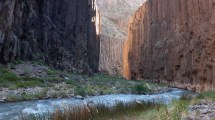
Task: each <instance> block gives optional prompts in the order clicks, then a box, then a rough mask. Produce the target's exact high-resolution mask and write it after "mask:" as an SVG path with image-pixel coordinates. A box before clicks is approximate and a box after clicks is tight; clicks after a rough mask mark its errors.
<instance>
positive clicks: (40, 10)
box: [0, 0, 99, 70]
mask: <svg viewBox="0 0 215 120" xmlns="http://www.w3.org/2000/svg"><path fill="white" fill-rule="evenodd" d="M95 18H96V6H95V0H1V1H0V63H7V62H8V61H12V60H14V59H17V58H19V59H27V60H41V61H43V62H46V63H47V64H50V65H53V66H56V67H58V68H61V69H71V68H73V67H74V68H78V69H83V68H84V69H89V68H92V69H93V70H96V69H98V60H99V40H98V35H99V34H98V33H97V34H96V19H95ZM88 63H89V64H88ZM89 66H90V67H89Z"/></svg>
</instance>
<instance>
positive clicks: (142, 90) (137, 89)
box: [133, 84, 151, 94]
mask: <svg viewBox="0 0 215 120" xmlns="http://www.w3.org/2000/svg"><path fill="white" fill-rule="evenodd" d="M133 89H134V93H137V94H147V93H150V92H151V91H150V89H149V88H148V87H147V86H146V85H143V84H137V85H135V86H134V88H133Z"/></svg>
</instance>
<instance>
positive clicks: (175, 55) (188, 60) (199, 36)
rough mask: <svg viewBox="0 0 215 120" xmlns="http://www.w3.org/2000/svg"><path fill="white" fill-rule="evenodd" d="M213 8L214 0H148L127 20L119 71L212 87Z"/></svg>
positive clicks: (187, 85)
mask: <svg viewBox="0 0 215 120" xmlns="http://www.w3.org/2000/svg"><path fill="white" fill-rule="evenodd" d="M214 11H215V1H214V0H148V1H147V2H146V3H145V4H144V5H143V6H142V7H141V8H139V10H138V11H137V12H136V14H135V15H134V16H133V18H132V20H131V21H132V22H131V23H130V27H129V35H128V39H127V41H126V43H125V46H124V55H123V76H124V77H126V78H136V79H141V78H147V79H154V80H157V81H160V82H165V83H168V84H170V85H171V86H176V87H181V88H185V89H189V90H195V91H204V90H214V89H215V12H214Z"/></svg>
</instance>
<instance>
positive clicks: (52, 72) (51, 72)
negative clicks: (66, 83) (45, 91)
mask: <svg viewBox="0 0 215 120" xmlns="http://www.w3.org/2000/svg"><path fill="white" fill-rule="evenodd" d="M46 72H47V75H55V74H57V71H55V70H53V69H48V70H47V71H46Z"/></svg>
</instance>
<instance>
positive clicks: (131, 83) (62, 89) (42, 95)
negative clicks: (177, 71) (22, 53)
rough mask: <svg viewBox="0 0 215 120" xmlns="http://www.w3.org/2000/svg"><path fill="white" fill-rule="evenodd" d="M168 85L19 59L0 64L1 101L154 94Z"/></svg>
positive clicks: (166, 89)
mask: <svg viewBox="0 0 215 120" xmlns="http://www.w3.org/2000/svg"><path fill="white" fill-rule="evenodd" d="M168 89H169V88H168V86H166V85H164V84H157V83H152V82H146V81H135V80H125V79H124V78H122V77H118V76H114V77H111V76H108V75H104V74H94V75H91V76H87V75H84V74H81V71H76V72H65V71H60V70H56V69H54V68H51V67H49V66H46V65H43V64H40V63H37V62H23V61H17V62H14V63H10V64H9V65H8V66H7V67H1V68H0V101H1V102H16V101H23V100H36V99H48V98H68V97H69V98H70V97H77V98H83V97H85V96H96V95H106V94H120V93H121V94H151V93H156V92H161V91H168Z"/></svg>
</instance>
